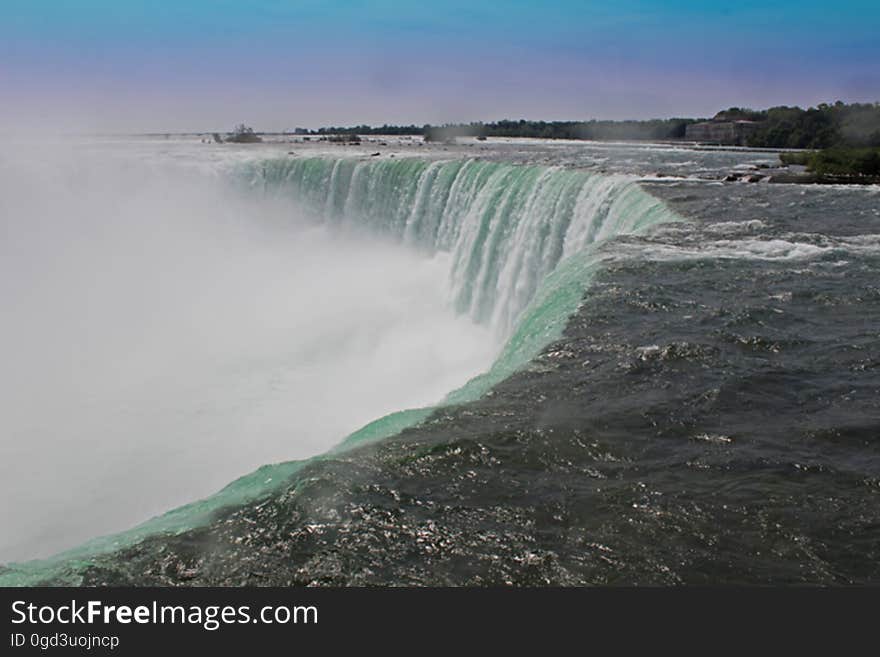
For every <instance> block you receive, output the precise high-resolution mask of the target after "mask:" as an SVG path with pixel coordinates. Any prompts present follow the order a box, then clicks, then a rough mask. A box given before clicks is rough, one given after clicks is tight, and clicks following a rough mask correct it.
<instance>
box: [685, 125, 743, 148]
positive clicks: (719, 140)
mask: <svg viewBox="0 0 880 657" xmlns="http://www.w3.org/2000/svg"><path fill="white" fill-rule="evenodd" d="M757 127H758V122H757V121H704V122H703V123H692V124H691V125H689V126H687V128H685V135H684V138H685V139H687V140H689V141H699V142H705V143H711V144H724V145H730V146H745V145H746V140H747V139H748V137H749V135H751V134H752V133H753V132H754V131H755V129H756V128H757Z"/></svg>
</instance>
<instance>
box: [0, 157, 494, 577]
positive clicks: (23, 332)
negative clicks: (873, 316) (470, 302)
mask: <svg viewBox="0 0 880 657" xmlns="http://www.w3.org/2000/svg"><path fill="white" fill-rule="evenodd" d="M2 157H3V159H0V231H2V241H0V298H2V300H3V305H2V322H0V362H2V363H3V368H2V369H0V454H2V455H0V498H2V499H3V500H4V502H3V504H2V505H0V527H2V528H3V531H2V533H0V562H3V561H6V560H17V559H29V558H34V557H40V556H45V555H49V554H51V553H54V552H57V551H58V550H60V549H63V548H66V547H70V546H73V545H76V544H78V543H80V542H82V541H83V540H85V539H88V538H91V537H93V536H96V535H99V534H103V533H108V532H111V531H118V530H121V529H125V528H127V527H130V526H131V525H133V524H135V523H137V522H140V521H142V520H144V519H146V518H148V517H150V516H151V515H154V514H157V513H160V512H163V511H166V510H167V509H169V508H172V507H174V506H177V505H179V504H183V503H186V502H189V501H191V500H193V499H196V498H198V497H202V496H205V495H207V494H210V493H212V492H214V491H216V490H217V489H219V488H220V487H222V486H223V485H224V484H226V483H228V482H229V481H230V480H232V479H234V478H236V477H237V476H240V475H242V474H244V473H246V472H249V471H251V470H253V469H255V468H256V467H258V466H260V465H262V464H265V463H271V462H276V461H280V460H290V459H296V458H302V457H305V456H310V455H313V454H316V453H319V452H323V451H325V450H326V449H327V448H329V447H330V446H332V445H334V444H336V443H337V442H338V441H340V440H341V439H342V438H343V437H344V436H345V435H347V434H348V433H350V432H351V431H353V430H355V429H357V428H358V427H359V426H361V425H363V424H365V423H367V422H369V421H370V420H373V419H375V418H376V417H380V416H382V415H384V414H386V413H389V412H392V411H395V410H399V409H401V408H407V407H413V406H424V405H428V404H431V403H434V402H437V401H439V400H440V399H441V398H442V397H443V395H444V394H445V393H446V392H448V391H449V390H450V389H452V388H455V387H457V386H459V385H461V384H463V383H464V382H465V381H466V380H467V379H468V378H470V377H471V376H473V375H475V374H477V373H478V372H480V371H483V370H485V369H487V368H488V366H489V365H490V364H491V362H492V359H493V356H494V355H495V353H496V351H497V348H498V346H500V345H496V343H495V341H494V340H493V339H492V337H491V336H490V334H489V331H488V330H487V329H485V328H481V327H478V326H476V325H475V324H473V323H472V322H470V321H469V320H468V319H466V318H464V317H457V316H456V314H455V313H454V312H453V311H452V310H451V306H450V304H449V299H448V282H447V281H448V277H449V261H448V258H447V257H445V256H443V255H442V254H438V255H437V256H435V257H431V258H427V257H424V255H417V254H416V253H414V252H410V251H407V250H405V249H403V248H401V247H394V246H390V245H387V244H384V243H380V242H372V241H370V240H369V239H368V238H367V237H365V236H363V235H361V236H359V237H358V238H357V240H356V241H355V240H353V239H349V238H346V237H345V236H344V235H340V234H339V233H338V232H337V233H334V234H333V235H331V234H330V233H329V232H328V231H327V230H326V229H321V228H314V227H313V228H306V227H303V226H301V225H297V222H296V218H295V216H294V215H293V213H292V210H291V208H290V207H289V206H286V205H284V204H271V203H269V202H268V201H265V200H262V201H260V200H257V199H248V200H245V199H241V198H237V197H235V196H233V195H231V194H230V193H229V192H228V191H224V190H223V189H222V188H221V186H220V181H212V180H210V179H207V178H205V177H203V176H196V175H191V174H187V173H185V172H184V170H178V169H172V168H170V165H169V167H159V168H156V167H155V166H146V165H144V164H142V163H140V162H137V161H134V160H132V159H131V158H129V157H127V156H125V155H124V154H120V153H113V154H108V153H104V154H102V155H101V156H99V157H97V156H96V157H91V156H85V155H82V154H74V153H64V152H59V151H58V150H57V149H53V150H52V151H51V152H29V153H21V154H18V155H16V156H14V157H13V156H11V155H9V154H8V153H7V155H6V156H2Z"/></svg>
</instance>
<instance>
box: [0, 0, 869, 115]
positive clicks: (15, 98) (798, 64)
mask: <svg viewBox="0 0 880 657" xmlns="http://www.w3.org/2000/svg"><path fill="white" fill-rule="evenodd" d="M878 34H880V3H878V2H876V0H873V1H870V2H869V1H865V0H840V1H838V2H836V3H828V2H824V3H819V2H812V1H811V0H803V1H801V2H794V1H792V0H780V1H777V2H754V1H752V0H741V1H739V2H730V1H726V2H707V1H704V2H695V1H691V0H685V1H676V0H667V1H665V2H661V1H659V0H617V1H615V2H611V1H602V2H593V1H590V0H587V1H581V2H573V1H559V0H549V1H547V0H545V1H544V2H525V1H522V0H506V1H504V0H495V1H494V2H482V1H481V0H472V1H470V2H462V1H460V0H446V1H444V2H435V3H416V2H391V1H389V0H360V1H358V0H348V1H336V2H318V1H312V0H304V1H299V0H249V1H248V2H244V1H233V0H174V1H169V0H150V1H147V0H113V1H111V0H3V1H2V2H0V98H2V99H3V102H2V105H0V119H2V120H3V121H4V122H8V121H18V122H28V123H34V124H41V123H48V124H52V125H59V126H66V125H76V126H82V127H87V128H94V127H101V128H104V129H110V130H159V131H162V130H169V131H170V130H195V129H198V130H211V129H228V128H230V127H231V125H232V124H234V123H237V122H239V121H246V122H248V123H250V124H252V125H254V126H256V127H257V128H259V129H265V130H275V129H286V128H292V127H295V126H308V127H317V126H320V125H327V124H353V123H361V122H366V123H383V122H393V123H400V122H404V123H410V122H413V123H424V122H443V121H458V120H492V119H499V118H546V119H586V118H647V117H655V116H658V117H664V116H680V115H686V116H694V115H711V114H713V113H714V112H715V111H716V110H717V109H720V108H724V107H728V106H731V105H746V106H753V107H766V106H770V105H777V104H800V105H810V104H816V103H819V102H823V101H834V100H837V99H842V100H845V101H874V100H880V64H878V62H880V37H878Z"/></svg>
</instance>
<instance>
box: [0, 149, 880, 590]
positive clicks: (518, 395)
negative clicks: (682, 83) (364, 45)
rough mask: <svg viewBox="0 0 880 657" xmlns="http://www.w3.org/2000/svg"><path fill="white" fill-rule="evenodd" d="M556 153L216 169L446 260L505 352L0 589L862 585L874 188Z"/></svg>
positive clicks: (459, 293)
mask: <svg viewBox="0 0 880 657" xmlns="http://www.w3.org/2000/svg"><path fill="white" fill-rule="evenodd" d="M565 148H566V150H565V151H564V152H555V151H554V150H553V149H552V148H550V147H548V148H546V149H544V150H540V151H538V150H534V149H533V150H529V149H523V150H522V151H516V152H514V153H506V152H501V153H500V154H496V156H494V157H487V158H480V159H478V158H474V157H469V156H467V155H468V153H458V152H453V153H450V154H447V153H444V152H437V153H434V154H433V156H431V157H425V156H422V157H418V158H415V157H402V156H401V155H402V154H401V153H398V154H397V157H395V158H391V157H388V156H387V155H383V156H382V157H381V158H378V159H376V158H369V157H338V156H331V155H328V154H323V153H322V154H320V156H319V157H303V156H297V157H284V158H278V157H249V158H248V159H247V162H245V163H237V164H234V166H231V167H222V170H223V171H224V172H226V173H224V174H223V175H224V176H226V175H231V176H232V177H233V179H234V180H235V181H236V183H237V186H238V187H241V188H243V189H244V190H245V192H246V196H248V197H250V198H252V199H258V202H259V203H260V204H261V205H264V204H265V205H266V206H267V207H276V208H277V207H280V208H289V207H292V208H295V210H291V211H295V212H296V213H297V214H301V215H303V216H305V217H308V221H307V222H306V223H307V225H310V226H317V227H319V228H320V229H322V230H329V231H332V233H333V234H334V235H341V236H344V239H346V240H355V243H358V242H359V241H360V240H373V239H378V240H379V241H378V242H377V243H375V248H381V245H385V246H387V245H389V244H393V245H396V246H395V249H402V250H403V252H406V253H410V254H417V255H414V256H413V257H414V258H416V262H420V261H424V260H427V261H429V262H430V261H431V260H433V259H436V258H438V257H439V258H441V259H444V258H445V259H446V260H445V261H446V262H447V263H448V269H447V270H446V271H445V276H446V278H445V281H446V283H445V285H446V288H445V289H446V293H447V294H448V298H449V300H450V302H451V304H452V307H453V308H454V310H455V311H456V312H457V313H458V315H457V316H458V317H469V318H470V319H471V322H470V323H469V325H472V326H486V327H488V328H489V330H490V331H491V334H492V335H494V336H495V341H496V344H498V345H499V346H500V344H503V345H504V346H503V347H502V348H501V350H500V353H499V354H498V356H497V358H495V359H494V363H493V364H492V365H491V367H488V368H487V369H486V371H485V372H484V374H483V375H482V376H479V377H477V378H476V379H474V380H472V381H470V382H469V383H468V384H467V385H465V386H463V387H462V388H460V389H458V390H456V391H454V392H453V393H451V394H450V395H449V396H448V397H447V400H446V404H444V405H441V406H439V407H436V408H434V409H430V408H427V409H423V410H415V411H408V412H403V413H397V414H392V415H390V416H386V417H384V418H382V419H380V420H378V421H377V422H375V423H373V424H371V425H369V426H367V427H365V428H364V429H363V430H362V431H360V432H356V433H355V434H353V435H352V436H351V437H350V438H349V439H348V441H346V442H345V443H344V444H343V445H342V448H341V449H339V450H335V451H333V452H332V453H330V454H328V455H327V456H326V457H323V458H319V459H316V460H313V461H311V462H306V463H286V464H280V465H277V466H272V467H264V468H262V469H261V470H259V471H257V472H256V473H254V474H253V475H250V476H248V477H244V478H242V479H240V480H238V481H236V482H235V483H234V484H232V485H230V486H229V487H227V488H226V489H224V490H223V491H221V492H220V493H219V494H217V495H215V496H213V497H211V498H208V499H207V500H205V501H202V502H200V503H197V504H193V505H190V506H187V507H184V508H181V509H178V510H176V511H175V512H173V513H170V514H167V515H166V516H163V517H161V518H158V519H156V520H154V521H152V522H150V523H147V524H146V525H144V526H142V527H140V528H138V529H136V530H134V531H131V532H127V533H125V534H122V535H118V536H116V537H114V538H111V539H108V540H103V541H95V542H92V543H91V544H89V545H86V546H84V547H83V548H81V549H79V550H77V551H75V552H73V553H69V554H68V555H66V556H62V557H61V558H59V559H56V560H53V561H49V562H47V563H42V564H41V563H37V564H30V565H25V566H16V567H14V568H12V569H11V570H10V571H9V572H8V573H7V574H6V575H5V576H4V580H3V581H6V582H8V583H27V582H31V583H33V582H38V581H41V580H45V579H49V580H50V581H56V582H58V581H70V582H81V581H82V582H86V583H102V582H104V583H149V582H152V583H163V584H167V583H204V584H224V585H229V584H261V583H262V584H265V583H274V584H306V583H330V584H383V583H385V584H387V583H408V584H503V583H520V584H547V583H557V584H585V583H606V582H617V583H680V582H701V583H707V582H719V581H729V582H770V581H777V582H778V581H788V582H796V581H800V582H805V581H806V582H828V583H831V582H846V581H861V582H864V581H876V577H877V570H876V563H877V556H878V555H877V553H876V551H877V545H880V540H878V535H877V527H878V526H880V517H878V511H877V508H878V505H877V499H878V498H877V495H878V491H880V489H878V487H877V482H878V481H880V460H878V453H877V441H876V429H877V426H878V425H877V422H878V417H880V415H878V406H877V399H878V395H877V390H878V389H880V381H878V380H877V368H876V367H875V365H876V363H877V362H878V359H880V354H878V352H877V344H878V341H877V337H878V335H877V328H876V327H877V326H878V321H880V315H878V313H880V309H878V296H877V290H876V281H875V278H876V272H877V267H878V260H877V258H878V253H880V251H878V241H877V234H878V232H880V231H878V223H880V206H878V194H877V191H876V190H873V189H827V188H825V189H822V188H798V187H793V186H770V185H752V186H746V185H737V184H726V185H720V184H712V183H706V182H695V181H680V182H672V183H669V182H666V183H642V184H639V183H637V182H636V180H635V179H634V178H633V177H632V176H631V175H627V174H626V173H625V170H626V169H627V168H628V165H625V164H624V165H621V164H619V162H618V163H617V164H615V165H614V166H611V165H609V163H608V162H607V161H603V162H601V163H594V164H593V165H589V164H585V163H586V161H587V160H589V159H590V158H593V159H596V158H595V152H596V150H597V149H595V148H594V147H592V146H585V147H583V153H587V155H584V154H583V153H581V154H579V151H577V148H576V147H575V146H566V147H565ZM590 149H593V150H592V151H591V150H590ZM502 151H503V149H502ZM590 153H592V154H590ZM663 153H664V151H663V149H661V148H652V149H645V150H643V151H639V150H638V149H633V148H631V147H625V148H621V149H620V153H619V155H620V157H619V158H618V159H619V160H624V161H625V160H627V159H628V158H633V157H635V158H636V159H639V158H641V159H639V162H640V164H639V167H631V168H632V169H633V170H635V171H637V172H638V173H640V174H644V173H646V171H645V170H644V169H645V166H646V164H645V162H647V161H652V160H656V159H661V160H662V158H663ZM669 153H673V151H669ZM604 155H605V156H607V158H606V159H611V160H613V159H614V155H615V151H614V150H613V149H611V150H609V149H605V150H604ZM554 157H556V159H557V160H558V161H560V162H563V161H564V162H566V163H567V164H571V163H572V162H574V161H575V160H578V161H579V162H580V164H581V165H582V166H577V167H570V166H565V167H561V166H555V165H552V161H551V162H550V163H549V164H551V166H547V164H548V163H543V161H544V160H546V159H548V158H549V159H551V160H552V159H553V158H554ZM733 157H734V156H733V155H730V154H722V155H718V154H714V153H710V154H705V155H704V154H700V153H694V152H684V151H680V150H675V151H674V154H670V156H669V158H668V159H669V161H673V162H674V161H676V159H678V160H683V159H684V158H690V160H687V161H690V162H692V164H691V165H688V166H690V168H691V169H692V170H701V171H704V170H707V169H711V168H712V167H714V166H717V165H716V164H714V162H717V161H718V159H719V158H721V159H723V158H733ZM735 157H738V158H741V159H744V160H748V159H749V158H754V157H755V156H754V155H753V154H749V153H744V154H736V156H735ZM761 157H766V155H763V156H761ZM507 160H515V161H517V162H520V163H514V164H512V163H510V162H508V161H507ZM530 161H532V162H534V161H541V162H542V164H529V162H530ZM609 168H612V169H614V171H615V172H614V173H609V172H608V171H607V169H609ZM682 168H684V169H687V168H688V167H687V166H685V167H682ZM602 169H606V171H604V172H603V171H602ZM212 170H214V169H212ZM288 203H291V204H292V206H288V205H287V204H288ZM284 216H285V215H284V212H282V213H281V214H280V215H275V214H273V215H272V216H271V217H270V221H269V223H270V224H273V225H274V223H276V222H282V223H283V222H284V221H285V219H284ZM682 218H683V219H684V220H685V221H681V219H682ZM364 244H371V245H372V244H373V242H369V241H367V242H364ZM371 248H372V247H371ZM389 248H390V247H389ZM404 276H406V274H404ZM461 383H463V381H462V382H461ZM334 408H335V406H334ZM401 431H402V433H399V432H401ZM398 433H399V435H397V436H395V435H394V434H398ZM379 438H385V440H377V439H379ZM163 531H164V532H174V533H180V532H182V534H181V535H180V536H179V537H177V538H175V537H173V536H167V535H164V534H163V533H162V532H163ZM113 550H117V552H115V553H114V552H112V551H113ZM108 551H111V552H110V554H106V555H105V556H102V553H106V552H108Z"/></svg>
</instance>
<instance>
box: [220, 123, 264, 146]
mask: <svg viewBox="0 0 880 657" xmlns="http://www.w3.org/2000/svg"><path fill="white" fill-rule="evenodd" d="M261 141H263V140H262V139H261V138H260V136H259V135H257V133H255V132H254V129H253V128H251V127H250V126H246V125H245V124H244V123H242V124H240V125H237V126H235V128H234V129H233V131H232V134H231V135H229V136H228V137H227V138H226V142H227V143H232V144H257V143H259V142H261Z"/></svg>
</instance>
